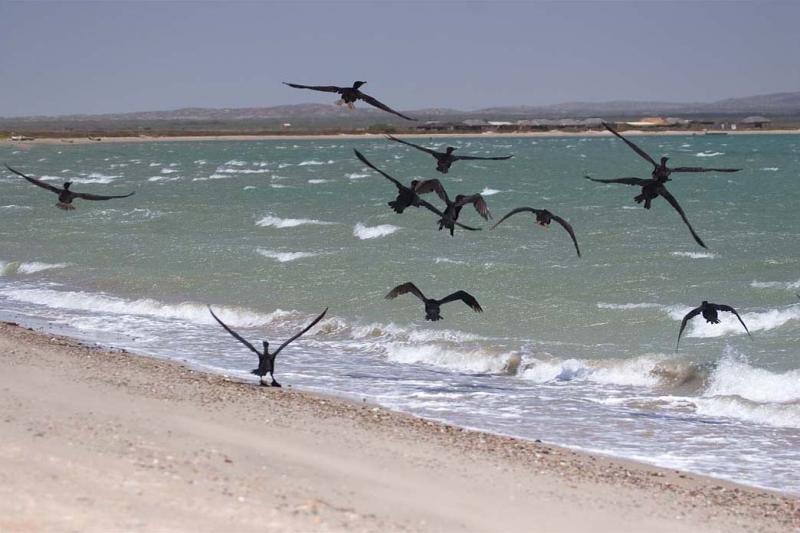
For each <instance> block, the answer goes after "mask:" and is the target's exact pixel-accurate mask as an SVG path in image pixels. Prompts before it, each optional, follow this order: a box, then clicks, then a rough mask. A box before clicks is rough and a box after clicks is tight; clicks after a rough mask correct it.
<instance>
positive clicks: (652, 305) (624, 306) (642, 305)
mask: <svg viewBox="0 0 800 533" xmlns="http://www.w3.org/2000/svg"><path fill="white" fill-rule="evenodd" d="M597 307H599V308H600V309H617V310H623V311H625V310H629V309H656V308H660V307H663V306H662V305H661V304H656V303H638V304H632V303H631V304H609V303H605V302H598V303H597Z"/></svg>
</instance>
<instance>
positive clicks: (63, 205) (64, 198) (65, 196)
mask: <svg viewBox="0 0 800 533" xmlns="http://www.w3.org/2000/svg"><path fill="white" fill-rule="evenodd" d="M6 168H7V169H8V170H10V171H11V172H13V173H14V174H16V175H17V176H22V177H23V178H25V179H26V180H28V181H29V182H31V183H33V184H34V185H36V186H37V187H41V188H42V189H47V190H48V191H50V192H54V193H56V194H57V195H58V203H56V207H58V208H59V209H63V210H65V211H69V210H72V209H75V206H74V205H72V201H73V200H74V199H75V198H81V199H82V200H111V199H112V198H127V197H128V196H132V195H133V193H130V194H123V195H121V196H103V195H100V194H89V193H86V192H72V190H70V186H71V185H72V182H71V181H67V182H65V183H64V186H63V188H61V187H56V186H54V185H50V184H49V183H45V182H43V181H42V180H37V179H36V178H31V177H30V176H26V175H25V174H23V173H22V172H19V171H18V170H14V169H13V168H11V167H10V166H8V165H6Z"/></svg>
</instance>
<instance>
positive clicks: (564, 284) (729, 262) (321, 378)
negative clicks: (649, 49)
mask: <svg viewBox="0 0 800 533" xmlns="http://www.w3.org/2000/svg"><path fill="white" fill-rule="evenodd" d="M640 139H641V144H642V145H643V146H644V147H645V148H646V149H650V150H651V152H652V153H654V154H657V155H660V154H662V153H664V154H667V155H670V156H671V158H672V159H671V162H672V163H674V164H676V165H683V166H693V165H717V166H735V167H739V166H740V167H743V168H744V169H745V170H744V171H742V172H740V173H737V174H708V175H702V174H698V175H684V176H678V177H676V178H675V180H674V181H673V182H672V183H671V184H670V189H671V190H672V192H673V194H674V195H675V196H676V197H677V198H678V199H679V201H681V203H682V205H683V206H684V209H685V210H686V212H687V214H688V216H689V219H690V220H691V221H692V223H693V224H694V225H695V228H696V229H697V231H698V233H699V234H700V235H701V237H703V239H704V240H705V241H706V243H707V244H708V245H709V248H710V249H709V250H703V249H702V248H699V247H698V246H696V245H695V244H694V242H693V241H692V239H691V236H690V235H689V232H688V230H687V229H686V228H685V227H684V226H683V225H682V224H681V222H680V220H679V218H678V216H677V214H676V213H675V212H674V211H672V210H671V209H669V208H668V207H667V206H666V204H665V203H664V202H663V200H661V199H659V200H656V202H655V203H654V206H653V209H652V210H651V211H650V212H647V211H645V210H643V209H641V208H639V207H637V206H636V205H635V204H634V203H633V201H632V197H633V196H634V195H635V194H636V193H637V190H636V189H634V188H629V187H624V186H612V185H601V184H596V183H590V182H588V181H586V180H584V179H583V178H582V176H583V175H584V174H587V173H588V174H591V175H593V176H598V177H602V176H606V177H608V176H630V175H639V176H643V177H644V176H646V175H647V171H648V169H647V166H646V165H645V164H644V163H643V162H641V161H640V160H639V159H638V158H637V157H636V156H635V155H634V154H633V153H632V152H630V150H629V149H628V148H627V147H626V146H624V145H623V144H622V143H621V142H619V141H616V140H613V139H610V138H513V139H511V138H469V139H458V140H453V141H452V142H453V143H454V144H456V145H457V146H460V147H461V149H462V151H463V152H467V153H477V154H505V153H513V154H514V155H515V157H514V159H511V160H510V161H503V162H480V161H478V162H459V163H456V164H455V165H454V167H453V170H451V173H450V174H448V175H447V176H441V175H438V173H436V172H435V171H434V166H435V165H434V160H433V159H432V158H430V157H429V156H426V155H425V154H421V153H419V152H416V151H412V149H410V148H407V147H404V146H400V145H397V144H395V143H390V142H388V141H378V140H352V141H351V140H328V141H293V140H284V141H266V142H192V143H183V142H162V143H142V144H129V145H116V144H115V145H111V144H97V145H82V146H77V145H72V146H38V145H37V146H30V147H27V149H19V148H15V147H9V146H0V161H5V162H8V163H9V164H10V165H12V166H15V167H18V168H19V169H20V170H23V171H29V172H30V173H32V174H36V175H40V176H45V179H53V180H54V181H57V180H61V179H62V178H64V177H69V178H71V179H72V180H73V181H75V182H76V185H75V188H76V189H78V190H81V188H83V189H85V190H90V191H93V192H97V193H101V194H102V193H104V192H107V193H111V194H121V193H126V192H128V191H130V190H135V191H136V195H135V196H133V197H131V198H128V199H124V200H119V201H114V202H102V203H101V202H97V203H89V202H83V203H80V201H79V203H78V210H76V211H73V212H69V213H65V212H62V211H60V210H57V209H55V208H53V207H52V205H53V204H54V202H55V197H54V196H53V195H50V194H49V193H46V192H44V191H41V190H39V189H36V188H35V187H33V186H31V185H29V184H27V183H25V182H24V181H23V180H21V179H20V178H18V177H16V176H14V175H12V174H11V173H9V172H6V171H5V170H2V171H0V315H2V318H4V319H13V320H17V321H21V322H23V323H27V324H45V325H46V326H47V327H48V328H50V329H53V330H58V331H62V332H65V333H68V334H72V335H76V336H80V337H84V338H89V339H92V340H96V341H100V342H103V343H105V344H108V345H113V346H119V347H125V348H129V349H131V350H135V351H137V352H141V353H150V354H162V355H168V356H170V357H176V358H179V359H185V360H188V361H191V362H193V363H195V364H197V365H201V366H204V367H207V368H212V369H216V370H222V371H225V372H227V373H231V374H236V375H241V376H243V377H244V376H247V379H251V378H252V377H251V376H249V375H247V374H246V371H247V370H248V369H250V368H252V367H254V361H253V358H252V357H251V354H250V353H249V352H247V351H246V350H245V349H244V348H242V347H240V346H239V345H237V344H236V343H235V341H233V340H232V339H230V338H229V337H228V336H227V335H226V334H225V332H224V331H222V330H221V329H220V328H219V327H218V326H216V324H215V323H214V322H213V321H212V319H211V317H210V316H209V315H208V313H207V311H206V309H205V304H206V303H210V304H213V305H214V306H216V308H218V310H219V312H220V314H221V315H222V317H223V318H224V319H227V320H228V321H229V323H230V324H231V325H233V326H234V327H237V328H239V329H240V330H241V332H242V333H243V334H245V335H247V336H248V337H251V338H252V339H253V340H259V339H261V338H264V337H266V338H268V339H270V340H273V341H282V339H284V338H286V337H288V336H289V335H291V334H292V333H293V332H294V331H295V330H297V329H298V328H300V327H302V326H303V325H304V324H305V323H307V322H308V321H309V320H310V319H311V318H312V317H313V316H314V315H315V314H316V313H318V312H319V311H320V310H321V309H322V308H324V307H326V306H330V308H331V311H330V313H329V318H328V319H326V320H325V321H324V322H323V323H322V324H321V326H320V327H318V328H315V330H313V331H312V333H311V334H310V335H308V336H306V337H304V338H303V339H301V340H300V341H298V342H297V343H296V344H295V345H293V346H292V347H291V348H289V349H287V350H286V351H285V352H284V353H282V354H281V357H280V359H279V361H278V379H279V380H280V381H282V382H283V383H285V384H291V385H293V386H297V387H302V388H306V389H313V390H322V391H327V392H333V393H336V394H343V395H348V396H352V397H358V398H361V397H365V398H369V399H371V400H373V401H376V402H379V403H381V404H383V405H386V406H389V407H393V408H397V409H401V410H405V411H409V412H412V413H415V414H418V415H422V416H426V417H430V418H435V419H439V420H445V421H448V422H452V423H456V424H460V425H463V426H468V427H474V428H480V429H484V430H488V431H494V432H499V433H504V434H510V435H516V436H520V437H525V438H531V439H533V438H539V439H542V440H544V441H546V442H552V443H556V444H561V445H566V446H573V447H578V448H582V449H589V450H596V451H601V452H604V453H609V454H614V455H619V456H625V457H630V458H635V459H641V460H643V461H647V462H651V463H655V464H659V465H664V466H671V467H676V468H682V469H686V470H691V471H695V472H701V473H706V474H711V475H714V476H718V477H724V478H729V479H733V480H738V481H741V482H745V483H750V484H754V485H760V486H766V487H773V488H777V489H780V490H785V491H791V492H795V493H798V492H800V300H798V297H797V296H796V295H795V293H798V292H800V268H798V267H800V253H799V252H800V245H799V244H798V242H800V241H799V240H798V237H800V216H799V215H798V207H799V206H800V192H798V190H799V189H800V188H798V169H800V137H797V136H788V135H787V136H767V135H763V136H729V137H703V136H697V137H690V136H686V137H648V138H640ZM431 143H432V144H438V145H441V146H443V145H444V141H443V140H441V139H437V140H435V141H431ZM431 143H429V144H431ZM353 148H358V149H359V150H361V151H362V152H363V153H364V154H365V155H366V156H367V157H368V158H369V159H370V160H372V161H373V162H374V163H375V164H377V165H379V166H380V167H381V168H384V169H385V170H386V171H388V172H389V173H391V174H394V175H396V176H397V177H399V178H402V179H403V180H404V181H408V180H410V179H412V178H419V177H422V178H429V177H441V178H443V180H444V182H445V184H446V185H447V186H448V188H449V189H450V190H451V192H452V193H457V192H464V193H472V192H481V191H482V192H483V193H484V194H486V195H487V201H488V203H489V207H490V209H492V211H493V212H494V214H495V216H496V218H499V217H500V216H502V214H504V213H505V212H506V211H507V210H508V209H510V208H512V207H516V206H518V205H531V206H534V207H546V208H549V209H550V210H552V211H554V212H555V213H557V214H560V215H562V216H563V217H565V218H566V219H567V220H569V221H570V222H571V223H572V224H573V226H574V227H575V230H576V232H577V235H578V240H579V242H580V245H581V249H582V251H583V254H584V257H583V259H578V258H577V257H576V256H575V252H574V249H573V248H572V245H571V244H570V242H569V240H568V236H567V235H566V233H565V232H563V231H562V230H561V229H560V228H558V227H557V226H555V225H553V226H552V227H551V228H550V229H549V230H548V231H545V230H543V229H541V228H539V227H537V226H535V225H534V224H533V223H532V220H531V219H529V218H526V217H525V215H517V216H516V217H514V218H512V219H510V220H509V221H508V222H506V223H504V225H503V226H501V227H499V228H498V229H497V230H494V231H491V232H490V231H482V232H476V233H471V234H466V233H464V232H457V233H456V236H455V237H454V238H450V237H449V236H448V235H446V233H445V232H441V233H439V232H437V231H436V229H435V224H434V223H435V219H434V218H433V217H432V216H429V215H428V214H427V213H424V212H422V211H417V210H414V209H411V210H409V211H408V212H406V213H405V214H403V215H395V214H394V213H393V212H392V211H391V210H389V208H388V207H387V206H386V205H385V204H386V201H388V200H389V199H391V197H392V196H393V194H394V189H393V187H392V186H391V185H390V184H389V183H388V182H387V181H386V180H385V179H383V178H381V177H379V176H377V175H376V174H374V173H373V172H371V171H370V170H369V169H366V168H365V167H364V166H363V165H362V164H361V163H360V162H359V161H357V160H356V159H355V158H354V157H353V153H352V150H353ZM481 222H482V221H481V220H480V219H479V218H478V217H477V215H476V214H475V213H474V211H470V210H467V211H465V223H468V224H470V223H475V224H479V223H481ZM409 280H412V281H414V282H416V283H417V284H418V285H419V287H420V288H421V289H422V290H423V291H425V292H426V293H428V294H429V295H432V296H437V297H441V296H443V295H445V294H449V293H450V292H451V291H453V290H456V289H461V288H463V289H466V290H468V291H470V292H471V293H473V294H474V295H475V296H476V297H477V298H478V299H479V300H480V302H481V305H482V306H483V307H484V309H485V312H484V313H483V314H475V313H473V312H471V311H470V310H469V309H468V308H467V307H466V306H462V305H460V304H451V305H448V306H445V307H444V308H443V316H444V317H445V320H444V321H442V322H439V323H436V324H433V323H430V322H425V321H424V320H423V316H424V313H423V309H422V305H421V304H420V303H419V302H418V301H416V300H415V299H413V297H410V296H404V297H400V298H398V299H397V300H394V301H386V300H384V299H383V295H384V294H385V293H386V292H387V291H388V290H389V289H390V288H391V287H393V286H394V285H396V284H398V283H401V282H404V281H409ZM704 299H707V300H710V301H716V302H723V303H729V304H731V305H733V306H735V307H737V308H738V309H739V310H740V312H742V316H743V318H744V320H745V321H746V322H747V323H748V325H749V326H750V329H751V331H752V332H753V337H754V340H752V341H751V340H750V339H749V338H747V336H746V335H743V334H742V331H740V327H739V326H738V324H737V323H736V322H735V321H734V320H735V319H731V317H728V316H723V317H722V318H723V322H722V324H720V325H718V326H711V325H710V324H706V323H704V322H702V321H700V320H696V321H695V322H694V323H693V324H692V325H691V326H690V327H689V328H687V334H686V335H685V338H684V340H683V341H682V345H681V350H680V352H678V353H677V354H676V353H675V351H674V346H675V339H676V335H677V330H678V326H679V323H680V318H681V317H682V315H683V314H684V313H685V312H686V311H688V310H689V309H690V308H691V307H694V306H695V305H697V304H699V302H700V301H701V300H704Z"/></svg>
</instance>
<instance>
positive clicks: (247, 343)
mask: <svg viewBox="0 0 800 533" xmlns="http://www.w3.org/2000/svg"><path fill="white" fill-rule="evenodd" d="M208 312H209V313H211V316H213V317H214V320H216V321H217V322H219V325H220V326H222V327H223V328H225V331H227V332H228V333H230V334H231V335H233V338H234V339H236V340H237V341H239V342H241V343H242V344H244V345H245V346H247V347H248V348H250V349H251V350H252V351H253V353H255V354H256V355H258V357H259V358H260V357H261V356H262V354H261V352H259V351H258V350H256V348H255V346H253V345H252V344H250V343H249V342H247V341H246V340H245V339H244V337H242V336H241V335H239V334H238V333H236V332H235V331H233V330H232V329H231V328H229V327H228V326H226V325H225V323H224V322H223V321H222V320H220V319H219V317H218V316H217V315H215V314H214V311H212V310H211V306H210V305H209V306H208Z"/></svg>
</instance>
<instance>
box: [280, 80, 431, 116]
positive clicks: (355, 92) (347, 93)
mask: <svg viewBox="0 0 800 533" xmlns="http://www.w3.org/2000/svg"><path fill="white" fill-rule="evenodd" d="M283 83H284V85H288V86H289V87H294V88H295V89H311V90H312V91H322V92H325V93H337V94H339V95H340V96H341V98H340V99H339V100H338V101H337V102H336V105H346V106H347V107H349V108H350V109H355V107H356V106H354V105H353V104H354V103H355V102H356V101H357V100H361V101H363V102H366V103H368V104H369V105H371V106H373V107H377V108H378V109H383V110H384V111H388V112H389V113H392V114H394V115H397V116H398V117H401V118H404V119H406V120H417V119H415V118H411V117H408V116H406V115H404V114H402V113H398V112H397V111H395V110H394V109H392V108H391V107H389V106H387V105H386V104H384V103H381V102H379V101H378V100H376V99H375V98H373V97H371V96H370V95H368V94H365V93H363V92H361V90H360V87H361V86H362V85H364V84H366V83H367V82H365V81H356V82H353V86H352V87H337V86H336V85H300V84H298V83H287V82H283Z"/></svg>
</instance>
